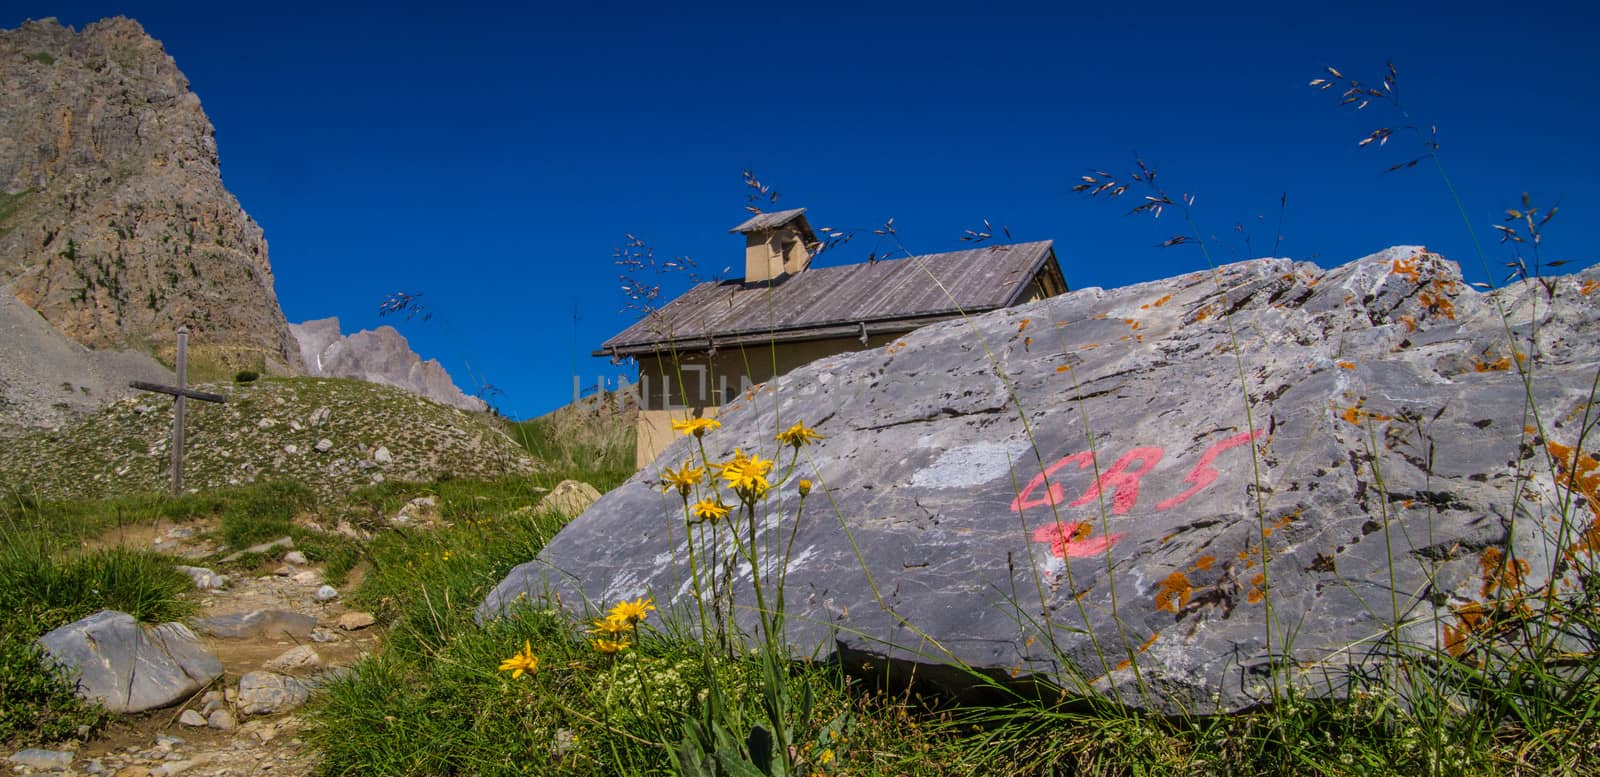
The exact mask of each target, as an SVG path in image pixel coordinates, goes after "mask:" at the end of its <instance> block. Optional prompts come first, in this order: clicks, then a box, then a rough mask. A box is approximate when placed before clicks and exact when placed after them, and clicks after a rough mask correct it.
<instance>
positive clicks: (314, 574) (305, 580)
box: [289, 569, 322, 585]
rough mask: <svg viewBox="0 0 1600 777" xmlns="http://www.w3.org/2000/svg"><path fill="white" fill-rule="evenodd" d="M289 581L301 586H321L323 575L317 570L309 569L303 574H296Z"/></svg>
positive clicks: (302, 572)
mask: <svg viewBox="0 0 1600 777" xmlns="http://www.w3.org/2000/svg"><path fill="white" fill-rule="evenodd" d="M289 579H290V580H293V581H294V582H296V583H299V584H301V585H321V584H322V573H321V572H319V571H317V570H315V569H307V570H304V571H301V572H296V573H295V574H293V575H291V576H290V577H289Z"/></svg>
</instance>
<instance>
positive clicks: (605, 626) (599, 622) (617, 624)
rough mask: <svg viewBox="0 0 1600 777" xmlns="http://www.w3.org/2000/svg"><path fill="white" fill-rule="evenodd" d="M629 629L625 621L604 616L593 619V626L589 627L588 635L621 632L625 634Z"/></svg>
mask: <svg viewBox="0 0 1600 777" xmlns="http://www.w3.org/2000/svg"><path fill="white" fill-rule="evenodd" d="M629 628H630V626H629V624H628V622H627V621H625V620H620V619H618V618H615V617H612V616H609V615H608V616H606V617H604V618H595V619H594V625H593V626H590V627H589V633H590V634H621V633H623V632H626V631H627V630H628V629H629Z"/></svg>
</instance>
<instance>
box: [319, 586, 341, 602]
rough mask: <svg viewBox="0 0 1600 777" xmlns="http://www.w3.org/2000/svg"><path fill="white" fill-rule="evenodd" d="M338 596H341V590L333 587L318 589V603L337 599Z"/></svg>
mask: <svg viewBox="0 0 1600 777" xmlns="http://www.w3.org/2000/svg"><path fill="white" fill-rule="evenodd" d="M338 595H339V589H337V588H334V587H333V586H331V585H325V586H323V587H321V588H318V589H317V593H316V597H317V601H319V602H326V601H329V600H332V599H334V598H335V597H337V596H338Z"/></svg>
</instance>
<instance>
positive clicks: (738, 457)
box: [718, 450, 772, 499]
mask: <svg viewBox="0 0 1600 777" xmlns="http://www.w3.org/2000/svg"><path fill="white" fill-rule="evenodd" d="M771 471H772V461H771V460H769V459H763V458H761V457H760V456H759V455H751V456H746V455H745V454H744V452H742V451H737V450H736V451H734V452H733V460H732V461H730V462H727V463H726V464H723V465H722V467H721V469H720V472H719V473H718V474H720V475H721V476H722V479H723V480H726V481H728V487H729V488H732V489H733V490H734V491H737V492H739V495H740V496H742V497H744V498H746V499H755V498H758V497H760V496H761V495H762V494H765V493H767V489H769V488H771V487H772V484H771V483H768V482H767V474H768V473H770V472H771Z"/></svg>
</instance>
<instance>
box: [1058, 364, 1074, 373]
mask: <svg viewBox="0 0 1600 777" xmlns="http://www.w3.org/2000/svg"><path fill="white" fill-rule="evenodd" d="M1070 369H1072V365H1070V364H1063V365H1061V366H1060V367H1057V368H1056V372H1066V371H1068V370H1070Z"/></svg>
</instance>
